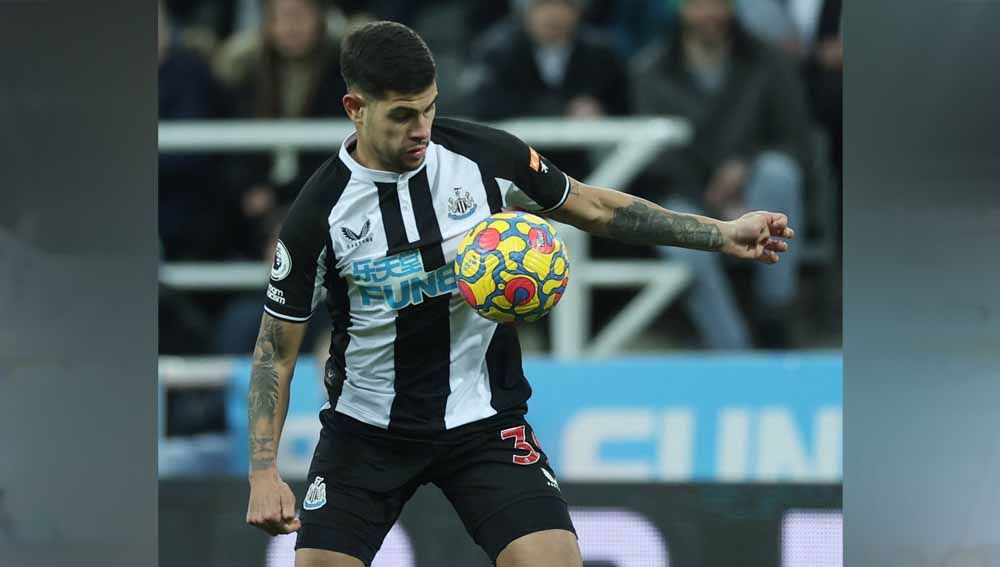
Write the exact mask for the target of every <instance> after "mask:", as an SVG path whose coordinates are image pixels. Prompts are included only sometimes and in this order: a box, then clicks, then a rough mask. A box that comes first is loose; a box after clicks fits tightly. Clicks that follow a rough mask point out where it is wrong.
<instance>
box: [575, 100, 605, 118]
mask: <svg viewBox="0 0 1000 567" xmlns="http://www.w3.org/2000/svg"><path fill="white" fill-rule="evenodd" d="M566 114H567V115H568V116H570V117H571V118H600V117H601V116H603V115H604V109H603V108H602V107H601V101H599V100H597V99H596V98H594V97H592V96H578V97H574V98H573V99H572V100H570V101H569V105H568V107H567V109H566Z"/></svg>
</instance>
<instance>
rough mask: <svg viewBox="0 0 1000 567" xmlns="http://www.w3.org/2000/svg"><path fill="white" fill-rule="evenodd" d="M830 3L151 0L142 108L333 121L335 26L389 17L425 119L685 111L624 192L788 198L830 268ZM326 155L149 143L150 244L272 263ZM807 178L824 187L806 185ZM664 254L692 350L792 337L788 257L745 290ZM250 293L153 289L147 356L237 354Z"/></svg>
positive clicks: (792, 268)
mask: <svg viewBox="0 0 1000 567" xmlns="http://www.w3.org/2000/svg"><path fill="white" fill-rule="evenodd" d="M840 11H841V0H589V1H588V0H481V1H469V0H421V1H420V2H416V1H413V0H336V1H334V0H330V1H327V0H162V1H161V4H160V15H159V115H160V120H161V121H171V120H200V119H279V118H295V119H303V118H305V119H308V118H321V119H322V118H338V119H339V118H343V117H344V113H343V109H342V107H341V102H340V99H341V96H342V95H343V94H344V91H345V87H344V83H343V80H342V79H341V77H340V71H339V62H338V50H339V38H340V37H342V36H343V34H344V33H345V32H346V30H348V29H350V27H351V26H353V25H356V24H358V23H362V22H365V21H369V20H374V19H391V20H396V21H400V22H403V23H405V24H407V25H410V26H411V27H413V28H414V29H416V30H417V32H418V33H420V34H421V35H422V36H423V37H424V39H425V40H426V41H427V43H428V44H429V46H430V47H431V49H432V51H433V52H434V55H435V59H436V61H437V64H438V86H439V89H440V92H441V95H440V98H439V101H438V113H439V115H449V116H460V117H468V118H472V119H478V120H484V121H497V120H503V119H508V118H516V117H525V116H536V117H543V116H544V117H558V116H562V117H601V116H622V115H630V114H631V115H636V114H638V115H669V116H679V117H683V118H685V119H687V120H688V121H689V122H690V123H691V125H692V126H693V128H694V138H693V141H692V143H691V144H689V145H686V146H684V147H682V148H678V149H674V150H669V151H666V152H664V154H663V155H662V156H660V157H659V158H658V159H656V160H655V162H654V165H653V166H651V167H650V168H649V169H648V170H647V171H646V172H644V174H643V175H642V176H641V177H640V178H639V179H638V180H636V181H635V182H634V183H633V184H632V186H631V187H628V188H626V189H628V190H629V191H631V192H633V193H636V194H639V195H642V196H644V197H646V198H648V199H651V200H654V201H657V202H659V203H662V204H664V205H665V206H667V207H668V208H672V209H676V210H683V211H691V212H703V213H706V214H711V215H713V216H718V217H722V218H734V217H735V216H738V215H740V214H742V213H743V212H745V211H747V210H755V209H771V210H781V211H786V212H788V213H789V215H790V216H791V217H793V218H794V219H798V222H797V223H796V224H797V225H798V226H799V227H800V228H802V229H804V231H802V232H804V233H805V234H806V235H807V237H808V238H813V239H816V238H825V239H826V240H827V241H829V242H833V243H837V246H836V248H837V250H836V251H834V253H833V254H832V255H828V256H827V257H825V258H820V262H821V263H824V264H827V265H832V264H836V263H839V260H838V258H837V255H838V254H839V241H840V234H839V230H840V228H839V227H840V214H839V203H840V193H839V180H840V171H841V151H842V150H841V148H842V115H841V85H842V70H843V43H842V39H841V29H840V27H841V26H840V21H841V16H840ZM329 153H330V152H295V151H292V150H280V151H274V152H264V153H259V154H231V155H229V154H226V155H223V154H219V155H206V154H195V155H185V154H178V153H164V154H161V155H160V158H159V223H160V224H159V226H160V235H161V252H162V257H163V260H164V261H167V262H174V261H211V260H254V261H260V262H261V263H262V265H265V264H269V261H270V256H271V254H272V253H273V249H274V246H273V241H274V238H275V231H276V229H277V227H278V226H279V224H280V222H281V219H282V218H283V214H284V211H285V210H286V207H287V206H288V204H289V203H290V202H291V201H292V200H293V199H294V198H295V195H296V192H297V191H298V189H299V188H300V187H301V185H302V183H303V181H304V180H305V178H307V177H308V176H309V175H310V174H311V173H312V171H313V170H314V169H315V168H316V167H317V166H318V165H319V164H320V163H322V162H323V161H324V160H325V159H326V158H327V157H328V155H329ZM549 157H551V158H552V159H553V160H554V161H555V162H556V163H558V164H560V166H561V167H562V168H563V169H564V170H565V171H566V172H567V173H569V174H570V175H573V176H575V177H578V178H583V177H585V176H586V175H587V173H588V172H589V171H590V169H591V168H592V167H593V165H594V162H593V161H592V159H591V154H590V153H589V152H587V151H562V152H558V153H555V152H552V153H550V156H549ZM822 191H826V192H828V193H829V192H832V194H833V197H832V198H831V199H828V200H826V201H824V200H822V199H819V198H817V195H818V194H820V193H821V192H822ZM831 208H836V210H831ZM824 219H827V220H826V221H824ZM828 219H833V223H832V225H831V224H830V222H829V221H828ZM805 248H807V247H806V246H801V245H800V246H799V247H797V249H800V250H801V249H805ZM656 253H659V252H656ZM662 253H664V254H667V255H669V256H670V257H671V258H672V259H675V260H676V261H682V262H686V263H688V264H689V265H690V266H691V268H692V269H693V271H694V274H695V278H696V280H695V285H693V286H691V289H690V291H689V293H687V294H686V295H685V297H684V298H683V302H682V303H683V308H684V310H685V312H686V313H687V314H688V316H689V319H690V321H691V323H692V325H693V326H694V328H695V330H696V331H697V334H698V335H699V338H700V341H701V344H702V345H703V346H705V347H708V348H719V349H743V348H751V347H755V346H762V347H767V348H787V347H790V346H795V345H794V344H793V343H794V341H793V339H792V337H791V336H790V335H791V331H790V330H789V328H788V323H787V322H788V321H789V318H790V316H789V312H790V310H792V309H794V307H795V305H796V302H797V301H798V298H799V295H800V278H801V271H802V270H801V267H802V264H803V262H806V261H808V259H807V258H806V257H805V255H803V254H798V253H797V254H792V255H790V256H789V257H787V258H786V259H785V260H783V262H782V263H780V264H779V265H777V266H774V267H770V268H768V269H766V270H755V269H754V270H751V272H752V273H748V274H744V277H745V279H746V282H747V284H748V285H747V286H739V287H740V288H743V287H745V288H747V289H749V290H751V291H750V292H749V293H750V296H749V297H747V298H740V297H739V294H738V293H737V292H736V290H735V288H736V287H737V286H734V284H733V282H732V273H731V272H732V271H733V266H730V265H728V264H726V263H725V262H723V261H722V260H721V259H720V258H719V257H718V256H716V255H710V254H703V253H686V252H684V251H678V250H664V251H663V252H662ZM612 254H614V252H612ZM650 254H655V253H654V252H650ZM209 295H211V294H209ZM262 301H263V300H262V297H261V294H260V293H250V294H247V295H237V296H235V297H234V296H233V295H232V294H228V295H225V296H224V297H222V296H218V297H212V296H209V297H191V296H190V295H186V294H181V293H177V292H175V291H173V290H170V289H166V288H165V289H163V290H162V292H161V308H160V318H161V352H164V353H185V354H207V353H235V354H248V353H249V352H251V350H252V347H253V341H254V338H255V336H256V331H257V326H258V324H259V320H260V319H259V318H260V313H261V303H262ZM747 306H750V307H749V308H748V307H747ZM320 342H321V340H320ZM308 348H313V347H312V346H311V345H310V346H309V347H308Z"/></svg>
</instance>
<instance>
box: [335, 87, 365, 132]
mask: <svg viewBox="0 0 1000 567" xmlns="http://www.w3.org/2000/svg"><path fill="white" fill-rule="evenodd" d="M341 102H343V104H344V112H346V113H347V118H348V119H350V121H351V122H354V123H355V124H359V125H360V124H361V122H362V121H363V120H364V113H365V108H366V104H367V103H366V101H365V99H364V98H363V97H362V96H361V95H359V94H357V93H350V92H349V93H347V94H345V95H344V98H343V99H341Z"/></svg>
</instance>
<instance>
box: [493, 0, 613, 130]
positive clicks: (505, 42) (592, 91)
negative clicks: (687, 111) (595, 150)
mask: <svg viewBox="0 0 1000 567" xmlns="http://www.w3.org/2000/svg"><path fill="white" fill-rule="evenodd" d="M516 4H517V6H518V11H517V14H516V16H515V17H514V18H512V19H508V20H507V21H505V22H502V23H501V24H498V25H497V26H495V27H494V28H492V29H491V30H489V31H488V32H487V33H486V34H485V35H484V36H483V37H482V38H481V39H480V40H479V41H478V42H477V43H478V45H477V46H476V55H477V56H478V57H477V60H476V61H475V63H476V64H477V68H476V69H475V72H476V73H477V75H478V77H477V78H478V80H477V81H476V89H475V95H474V97H475V100H476V103H477V105H476V116H477V117H479V118H480V119H484V120H502V119H504V118H511V117H515V116H570V117H588V118H589V117H598V116H602V115H606V114H610V115H620V114H625V113H626V112H627V111H628V92H627V90H626V88H627V76H626V73H625V68H624V66H623V64H622V63H621V61H620V60H619V59H618V57H617V55H616V54H615V52H614V50H613V49H612V48H611V46H610V44H609V43H608V42H607V40H606V38H604V37H602V36H601V35H599V34H598V33H597V32H595V31H594V30H592V29H590V28H586V27H582V26H580V25H579V23H580V17H581V10H580V4H579V2H578V1H577V0H523V1H518V2H517V3H516Z"/></svg>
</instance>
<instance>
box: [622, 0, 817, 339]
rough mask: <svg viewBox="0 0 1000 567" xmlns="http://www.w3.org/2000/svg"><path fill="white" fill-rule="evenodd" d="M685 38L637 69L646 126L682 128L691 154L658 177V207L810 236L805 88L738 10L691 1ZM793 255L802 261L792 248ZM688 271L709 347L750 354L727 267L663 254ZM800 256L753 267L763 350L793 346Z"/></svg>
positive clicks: (683, 254) (692, 309)
mask: <svg viewBox="0 0 1000 567" xmlns="http://www.w3.org/2000/svg"><path fill="white" fill-rule="evenodd" d="M679 25H680V29H679V32H678V33H676V34H673V35H672V37H670V39H669V41H668V43H667V44H666V45H665V46H662V47H658V48H655V49H650V50H649V51H648V52H646V53H644V54H642V55H641V57H640V58H639V59H638V60H637V62H636V66H635V69H634V77H633V83H632V86H633V92H634V93H635V95H636V99H635V100H636V108H637V111H638V112H639V113H641V114H659V115H671V116H681V117H684V118H686V119H687V120H689V121H690V123H691V124H692V126H693V128H694V139H693V140H692V143H691V144H690V145H688V146H685V147H683V148H680V149H676V150H671V151H668V152H665V154H664V155H663V156H661V159H659V160H657V162H656V164H655V165H654V166H653V167H652V168H651V170H650V172H649V173H650V174H651V176H652V179H653V181H654V183H653V184H652V185H653V186H657V187H661V186H663V187H666V188H669V190H670V193H669V195H667V194H664V193H659V194H653V195H650V197H651V198H653V199H655V200H658V201H660V202H661V203H663V204H664V205H665V206H667V207H668V208H671V209H674V210H680V211H687V212H707V213H709V214H712V215H717V216H721V217H723V218H728V219H732V218H735V217H737V216H738V215H740V214H742V213H743V212H745V211H747V210H759V209H770V210H774V211H782V212H785V213H787V214H788V216H789V217H790V218H791V219H792V222H793V223H794V225H795V226H796V228H797V229H799V231H800V233H801V232H803V229H804V227H803V221H804V219H803V215H804V212H803V204H802V201H803V194H802V193H803V177H804V176H803V169H804V163H805V161H806V156H807V155H808V150H807V148H808V146H807V144H808V142H807V140H808V115H807V112H806V108H805V101H804V96H803V93H802V85H801V84H800V80H799V78H798V76H797V75H796V74H795V73H794V71H793V70H792V69H791V66H790V65H787V64H786V61H785V59H784V57H783V56H782V55H781V54H780V53H779V52H777V51H775V50H773V49H771V48H770V47H768V46H766V45H765V44H763V43H761V42H759V41H757V40H755V39H753V38H752V37H751V36H750V35H749V34H748V33H747V32H746V31H744V29H743V28H742V27H741V26H740V25H739V23H738V22H737V21H736V20H735V18H734V11H733V7H732V5H731V2H729V1H727V0H682V1H681V2H680V12H679ZM793 250H797V249H796V248H794V247H793ZM662 252H663V253H666V254H670V255H671V256H672V257H675V258H678V259H679V260H680V261H683V262H686V263H688V264H689V265H690V266H691V268H692V269H693V270H694V273H695V278H696V281H695V284H694V285H693V286H692V287H691V293H690V295H689V296H688V297H687V298H686V306H687V308H688V311H689V313H690V314H691V317H692V320H693V322H694V323H695V325H696V326H697V327H698V329H699V331H700V332H701V334H702V337H703V339H704V340H705V342H706V344H707V345H708V346H710V347H713V348H731V349H740V348H747V347H749V346H751V341H750V332H749V329H748V325H747V323H746V321H745V319H744V316H743V314H742V313H741V312H740V310H739V309H738V308H737V306H736V302H735V300H734V297H733V293H732V290H731V288H730V285H729V282H728V281H727V279H726V277H725V272H724V270H723V265H722V264H721V262H720V258H719V257H718V256H717V255H712V254H704V253H701V252H695V251H685V250H681V249H667V248H664V249H662ZM798 264H799V262H798V255H797V253H795V252H791V253H789V254H786V255H785V256H784V257H783V258H782V261H781V262H780V263H779V264H777V265H774V266H763V265H757V266H755V267H754V270H755V271H754V276H753V295H754V301H753V304H754V307H755V312H754V313H752V315H753V317H754V319H755V322H756V323H757V327H758V328H757V331H758V337H759V338H760V340H761V343H762V346H765V347H771V348H783V347H786V346H788V344H789V336H788V335H789V332H788V328H787V324H788V323H787V319H788V311H789V310H790V308H791V306H792V304H793V302H794V300H795V299H796V296H797V295H798Z"/></svg>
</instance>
